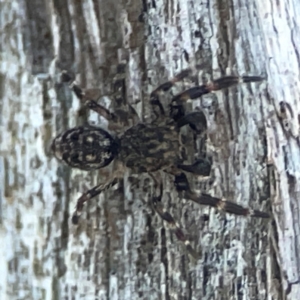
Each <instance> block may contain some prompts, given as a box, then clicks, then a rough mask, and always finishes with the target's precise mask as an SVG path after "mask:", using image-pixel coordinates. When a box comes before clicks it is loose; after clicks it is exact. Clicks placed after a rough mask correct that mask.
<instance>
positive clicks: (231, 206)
mask: <svg viewBox="0 0 300 300" xmlns="http://www.w3.org/2000/svg"><path fill="white" fill-rule="evenodd" d="M174 184H175V187H176V189H177V191H178V192H179V193H182V196H183V197H184V198H186V199H190V200H192V201H194V202H196V203H198V204H201V205H208V206H212V207H215V208H217V209H219V210H223V211H225V212H228V213H231V214H235V215H240V216H251V217H257V218H269V217H270V215H269V214H268V213H266V212H262V211H259V210H253V209H249V208H245V207H243V206H241V205H239V204H236V203H234V202H231V201H228V200H226V199H221V198H216V197H213V196H210V195H208V194H205V193H201V194H198V193H195V192H193V191H191V189H190V186H189V182H188V180H187V177H186V175H185V174H184V173H180V174H178V175H176V176H175V181H174Z"/></svg>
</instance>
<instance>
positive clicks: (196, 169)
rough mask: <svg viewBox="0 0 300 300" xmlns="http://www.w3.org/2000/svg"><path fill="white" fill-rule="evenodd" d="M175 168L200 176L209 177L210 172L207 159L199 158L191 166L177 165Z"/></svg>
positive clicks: (209, 163)
mask: <svg viewBox="0 0 300 300" xmlns="http://www.w3.org/2000/svg"><path fill="white" fill-rule="evenodd" d="M177 168H179V169H181V170H183V171H186V172H189V173H193V174H195V175H200V176H209V175H210V171H211V161H210V160H209V159H207V158H200V159H198V160H196V161H195V162H194V163H193V164H191V165H184V164H179V165H177Z"/></svg>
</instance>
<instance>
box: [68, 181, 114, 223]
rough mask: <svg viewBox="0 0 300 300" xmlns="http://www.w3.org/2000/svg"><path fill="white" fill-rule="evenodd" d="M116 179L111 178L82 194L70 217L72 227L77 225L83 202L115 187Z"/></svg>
mask: <svg viewBox="0 0 300 300" xmlns="http://www.w3.org/2000/svg"><path fill="white" fill-rule="evenodd" d="M118 181H119V180H118V179H117V178H115V177H114V178H113V179H111V180H108V181H107V182H105V183H101V184H98V185H96V186H95V187H93V188H92V189H90V190H88V191H87V192H86V193H84V194H83V195H82V196H81V197H79V199H78V200H77V204H76V207H75V211H74V213H73V216H72V223H73V224H74V225H77V224H78V223H79V218H80V215H81V213H82V210H83V205H84V204H85V202H87V201H89V200H90V199H92V198H94V197H96V196H98V195H99V194H100V193H102V192H103V191H105V190H108V189H109V188H110V187H111V186H113V185H115V184H116V183H118Z"/></svg>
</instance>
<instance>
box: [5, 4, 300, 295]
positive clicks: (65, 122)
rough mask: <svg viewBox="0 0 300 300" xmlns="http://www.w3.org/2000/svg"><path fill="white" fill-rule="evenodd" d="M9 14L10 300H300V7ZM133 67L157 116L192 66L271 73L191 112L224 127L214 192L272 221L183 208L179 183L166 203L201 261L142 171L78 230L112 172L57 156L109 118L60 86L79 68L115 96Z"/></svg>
mask: <svg viewBox="0 0 300 300" xmlns="http://www.w3.org/2000/svg"><path fill="white" fill-rule="evenodd" d="M0 10H1V12H0V13H1V16H0V26H1V27H0V45H1V46H0V47H1V52H0V95H1V96H0V99H1V102H0V108H1V120H0V124H1V131H0V132H1V148H0V149H1V152H0V153H1V157H0V178H1V184H0V197H1V198H0V199H1V207H0V208H1V216H0V217H1V218H0V222H1V225H0V226H1V227H0V228H1V230H0V234H1V247H0V298H1V299H2V300H4V299H9V300H21V299H26V300H28V299H35V300H36V299H113V300H115V299H172V300H173V299H197V300H198V299H224V300H227V299H253V300H254V299H255V300H262V299H290V300H296V299H300V284H299V274H300V258H299V253H300V242H299V234H300V227H299V219H300V215H299V192H300V185H299V183H300V173H299V167H300V148H299V120H300V105H299V92H300V85H299V70H300V61H299V52H300V28H299V26H300V21H299V15H300V5H299V3H298V0H289V1H288V0H278V1H275V0H265V1H261V0H212V1H202V0H190V1H187V0H165V1H162V0H157V1H155V0H148V1H146V0H144V1H138V0H131V1H130V0H129V1H124V0H121V1H112V0H83V1H76V0H64V1H59V0H50V1H48V0H18V1H11V0H2V1H1V2H0ZM121 62H125V63H126V65H127V67H126V101H127V102H129V103H131V104H132V105H133V106H134V107H135V108H136V109H137V111H138V112H139V113H140V115H141V116H143V117H146V116H147V112H148V111H149V105H148V103H147V101H148V95H149V93H150V92H151V90H152V89H154V88H155V87H156V86H157V85H158V84H159V83H161V82H163V81H165V80H166V79H167V78H170V77H172V76H173V75H174V74H175V73H176V72H179V71H181V70H182V69H183V68H186V67H187V66H189V65H196V64H198V65H199V64H200V65H201V66H202V68H201V70H200V71H199V74H198V75H199V81H203V80H209V79H211V78H217V77H219V76H220V75H224V74H266V75H267V80H266V82H265V83H263V84H261V85H257V84H251V85H243V86H239V87H237V88H233V89H230V90H227V91H224V92H218V93H216V94H215V95H210V96H207V97H204V98H203V99H202V100H201V101H200V100H198V101H194V102H193V103H192V104H190V109H192V108H196V107H197V106H200V107H202V108H203V109H204V111H205V112H206V113H207V116H208V122H209V124H210V132H209V144H210V147H209V151H210V153H211V155H212V156H213V171H212V178H211V181H209V182H208V184H205V185H204V186H205V188H206V192H208V193H211V194H213V195H217V196H221V197H227V198H230V199H232V200H234V201H236V202H239V203H242V204H244V205H249V206H251V207H253V208H256V209H261V210H266V211H268V210H269V211H270V212H271V214H272V217H273V219H272V220H271V221H270V222H266V221H261V220H258V219H255V220H253V219H252V220H251V219H247V218H241V217H234V216H230V215H224V214H221V213H218V212H216V211H215V210H213V209H208V208H206V207H199V206H197V205H196V204H193V203H191V202H188V201H184V200H180V199H179V198H178V197H177V194H176V192H174V190H173V187H172V184H171V183H170V182H169V181H168V178H166V180H165V181H166V188H165V192H166V193H165V197H164V204H165V206H166V207H167V208H168V209H169V211H170V212H172V213H173V214H174V216H176V218H177V220H178V221H179V223H180V224H181V225H182V227H183V228H185V230H186V232H187V233H188V234H189V235H190V238H191V240H192V242H193V245H194V246H195V247H196V248H197V249H198V250H199V249H200V248H201V249H202V252H203V257H202V259H201V260H199V261H197V262H195V261H192V260H191V259H190V258H189V257H188V256H187V255H186V254H185V252H184V249H183V247H182V246H181V245H180V244H179V243H177V241H176V239H175V237H174V236H173V235H171V234H170V232H169V230H168V228H167V227H165V224H164V223H162V221H161V219H160V218H159V217H158V216H156V215H155V214H154V213H153V211H152V209H151V207H149V206H147V196H148V193H149V182H148V181H147V178H145V179H143V178H139V177H136V176H132V175H131V174H127V175H126V177H125V178H124V184H123V185H122V186H121V187H119V188H118V189H115V190H111V191H109V192H107V193H105V194H104V195H102V196H101V197H98V198H97V199H96V200H95V201H93V202H92V203H91V204H89V205H87V207H86V213H85V214H84V217H85V219H83V221H82V223H81V225H80V226H79V227H74V226H73V225H72V224H71V222H70V218H69V217H70V214H71V213H72V211H73V207H74V205H75V201H76V199H77V198H78V196H79V195H80V193H81V192H82V191H85V190H86V189H87V188H89V187H91V186H93V185H95V183H96V182H97V181H98V180H99V174H98V173H97V172H90V173H89V172H88V173H87V172H79V171H76V170H75V171H74V170H70V169H69V168H68V167H64V166H62V165H60V164H59V163H58V162H57V161H56V160H55V159H53V156H52V155H51V153H50V150H49V145H50V142H51V139H52V138H53V137H54V136H55V135H56V134H57V133H58V132H61V131H63V130H64V129H66V128H68V127H72V126H75V125H77V124H82V123H84V122H86V121H87V120H89V121H90V122H92V121H94V122H95V123H97V124H101V123H102V124H104V121H103V120H102V119H100V118H98V117H97V116H96V115H95V114H93V113H91V114H90V113H83V114H82V113H79V112H81V110H80V109H79V108H80V103H79V102H78V100H77V99H76V98H75V97H74V96H73V95H72V94H71V93H70V92H69V90H68V89H67V88H66V87H65V86H63V85H61V84H59V82H58V76H57V75H58V74H59V73H60V71H61V70H62V69H68V70H73V71H74V72H76V73H77V74H78V78H79V79H80V82H81V83H82V85H84V86H92V87H100V89H101V90H102V91H103V94H109V93H110V92H111V90H112V89H113V86H112V84H111V82H112V79H113V77H114V76H115V74H116V72H117V70H116V66H117V64H118V63H121ZM182 88H183V86H182V85H179V86H178V87H177V88H175V90H174V93H175V92H178V91H180V90H181V89H182ZM101 101H102V103H105V104H106V105H107V106H109V107H111V108H112V109H114V108H115V107H116V103H114V98H113V97H104V98H102V99H101ZM281 101H285V102H286V103H287V104H285V106H286V107H287V109H286V112H287V113H286V114H285V113H284V111H283V109H282V110H281V111H280V102H281ZM283 106H284V104H283ZM210 113H211V114H210ZM282 117H283V118H282ZM192 152H193V150H192V149H191V153H192ZM209 183H211V184H209ZM198 186H199V184H198V183H195V188H196V187H198Z"/></svg>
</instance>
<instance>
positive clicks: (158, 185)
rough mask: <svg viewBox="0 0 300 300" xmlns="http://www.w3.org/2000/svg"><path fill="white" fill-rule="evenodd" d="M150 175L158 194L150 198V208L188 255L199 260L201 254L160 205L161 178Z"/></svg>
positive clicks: (161, 192) (161, 193)
mask: <svg viewBox="0 0 300 300" xmlns="http://www.w3.org/2000/svg"><path fill="white" fill-rule="evenodd" d="M150 175H151V177H152V178H153V179H154V182H155V187H156V191H157V190H158V192H157V193H156V195H155V196H152V198H151V202H152V206H153V208H154V210H155V212H156V213H157V214H158V215H159V216H160V217H161V218H162V219H163V220H164V221H165V222H167V224H168V226H169V228H170V230H171V231H172V232H173V233H174V234H175V235H176V237H177V239H178V240H179V241H181V242H182V243H183V244H184V245H185V247H186V249H187V251H188V253H189V254H190V255H191V256H192V257H193V258H194V259H199V258H200V257H201V253H198V252H197V251H196V250H195V249H194V248H193V247H192V246H191V243H190V241H189V239H188V238H187V237H186V235H185V234H184V232H183V230H182V229H181V228H180V225H179V224H178V223H177V222H176V221H175V219H174V218H173V216H172V215H171V214H170V213H169V212H168V211H167V210H165V209H164V207H163V204H162V201H161V199H162V196H163V184H162V179H161V177H160V176H156V175H153V174H150ZM157 194H158V195H157Z"/></svg>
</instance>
